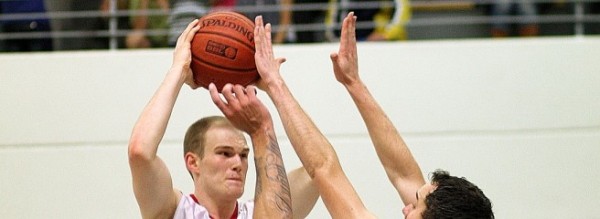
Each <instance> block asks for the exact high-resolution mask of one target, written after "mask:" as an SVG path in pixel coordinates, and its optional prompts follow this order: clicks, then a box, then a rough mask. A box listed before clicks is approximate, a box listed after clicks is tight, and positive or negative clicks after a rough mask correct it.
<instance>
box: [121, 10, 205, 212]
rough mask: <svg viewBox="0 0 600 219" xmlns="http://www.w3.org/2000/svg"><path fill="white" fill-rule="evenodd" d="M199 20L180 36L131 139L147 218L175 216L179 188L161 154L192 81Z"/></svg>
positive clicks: (137, 189) (133, 163) (138, 188)
mask: <svg viewBox="0 0 600 219" xmlns="http://www.w3.org/2000/svg"><path fill="white" fill-rule="evenodd" d="M196 23H197V21H194V22H192V23H190V25H188V27H187V29H186V30H185V31H184V32H183V34H182V35H181V36H180V37H179V40H178V43H177V47H176V48H175V52H174V55H173V56H174V58H173V65H172V66H171V69H170V70H169V72H168V73H167V75H166V77H165V79H164V81H163V82H162V84H161V85H160V87H159V88H158V90H157V91H156V92H155V94H154V96H153V97H152V99H151V100H150V102H149V103H148V104H147V105H146V107H145V108H144V110H143V112H142V114H141V115H140V117H139V118H138V121H137V123H136V124H135V126H134V128H133V132H132V134H131V139H130V140H129V151H128V153H129V167H130V169H131V175H132V179H133V191H134V193H135V197H136V200H137V202H138V205H139V207H140V211H141V214H142V217H143V218H167V217H172V216H173V213H174V212H175V209H176V207H177V202H178V199H179V198H180V194H179V192H176V191H175V190H174V189H173V183H172V179H171V175H170V173H169V170H168V169H167V166H166V165H165V163H164V162H163V161H162V160H161V159H160V158H159V157H158V156H157V154H156V152H157V150H158V145H159V144H160V142H161V140H162V138H163V135H164V133H165V130H166V128H167V123H168V121H169V118H170V116H171V112H172V110H173V106H174V105H175V101H176V99H177V95H178V94H179V91H180V90H181V87H182V86H183V84H184V83H186V82H187V83H189V84H190V86H192V88H196V87H197V86H196V85H193V82H190V81H191V80H192V79H191V72H190V70H189V63H190V60H191V58H190V57H191V53H190V42H191V39H192V38H193V35H194V34H195V32H196V31H197V30H198V27H195V25H196Z"/></svg>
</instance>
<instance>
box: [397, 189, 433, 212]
mask: <svg viewBox="0 0 600 219" xmlns="http://www.w3.org/2000/svg"><path fill="white" fill-rule="evenodd" d="M435 188H436V187H435V186H433V185H431V184H429V183H427V184H425V185H423V186H422V187H421V188H419V190H417V193H416V194H415V195H416V196H417V202H416V203H411V204H409V205H406V207H404V209H402V213H403V214H404V218H406V219H420V218H423V217H422V215H423V212H424V211H425V209H427V206H426V205H425V198H426V197H427V196H428V195H429V194H430V193H432V192H433V190H435Z"/></svg>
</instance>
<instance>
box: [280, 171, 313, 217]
mask: <svg viewBox="0 0 600 219" xmlns="http://www.w3.org/2000/svg"><path fill="white" fill-rule="evenodd" d="M287 176H288V179H289V180H290V194H291V195H292V209H293V212H294V218H295V219H304V218H306V217H307V216H308V214H310V212H311V211H312V209H313V208H314V207H315V204H316V203H317V200H319V190H318V189H317V187H316V185H315V183H314V182H313V181H312V179H311V178H310V176H309V175H308V173H307V172H306V169H304V167H299V168H296V169H294V170H292V171H290V172H288V175H287Z"/></svg>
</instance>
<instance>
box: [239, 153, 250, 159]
mask: <svg viewBox="0 0 600 219" xmlns="http://www.w3.org/2000/svg"><path fill="white" fill-rule="evenodd" d="M240 157H241V158H244V159H246V158H248V154H247V153H241V154H240Z"/></svg>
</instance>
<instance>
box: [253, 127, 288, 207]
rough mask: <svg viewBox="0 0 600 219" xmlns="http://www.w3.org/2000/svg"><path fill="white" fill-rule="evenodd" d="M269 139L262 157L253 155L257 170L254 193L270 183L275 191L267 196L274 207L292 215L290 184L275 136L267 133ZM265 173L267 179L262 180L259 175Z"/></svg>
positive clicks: (259, 191) (258, 193)
mask: <svg viewBox="0 0 600 219" xmlns="http://www.w3.org/2000/svg"><path fill="white" fill-rule="evenodd" d="M269 138H270V141H269V145H267V148H266V149H267V150H266V153H265V156H264V157H255V163H256V168H257V169H256V171H257V176H259V177H257V182H256V195H257V198H260V197H259V195H260V194H261V193H262V192H264V191H263V189H264V187H263V186H264V185H267V184H268V185H272V186H271V188H272V189H274V191H275V192H273V193H272V194H270V195H269V196H268V197H265V198H267V199H268V200H271V201H269V202H272V203H274V204H275V206H276V208H277V209H278V210H279V211H280V212H281V213H282V214H284V215H288V216H291V215H292V205H291V196H290V186H289V182H288V179H287V173H286V171H285V167H284V165H283V159H282V158H281V151H280V150H279V145H278V143H277V139H275V136H271V135H269ZM262 174H265V176H266V179H268V181H265V182H262V180H261V178H260V176H261V175H262Z"/></svg>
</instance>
